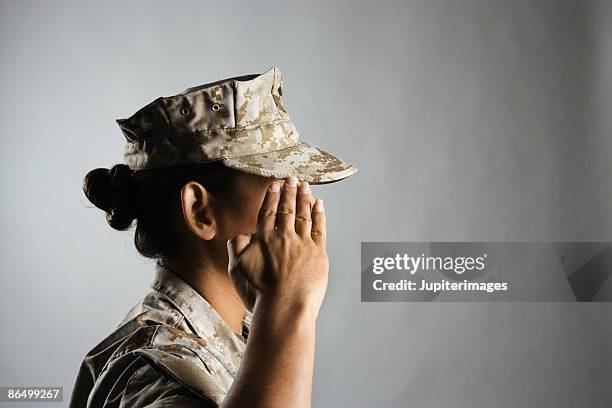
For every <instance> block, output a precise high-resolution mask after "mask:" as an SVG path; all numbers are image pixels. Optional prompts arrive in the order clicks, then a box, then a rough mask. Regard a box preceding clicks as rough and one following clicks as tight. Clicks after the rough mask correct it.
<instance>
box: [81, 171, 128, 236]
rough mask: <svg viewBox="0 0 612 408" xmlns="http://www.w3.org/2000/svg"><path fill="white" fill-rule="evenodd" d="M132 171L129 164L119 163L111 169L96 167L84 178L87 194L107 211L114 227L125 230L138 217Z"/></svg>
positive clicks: (92, 201)
mask: <svg viewBox="0 0 612 408" xmlns="http://www.w3.org/2000/svg"><path fill="white" fill-rule="evenodd" d="M132 173H133V170H131V169H130V168H129V167H128V166H127V165H125V164H117V165H115V166H113V167H112V168H110V169H105V168H99V169H94V170H92V171H90V172H89V173H87V175H86V176H85V179H84V180H83V191H84V193H85V195H86V196H87V198H88V199H89V201H91V203H92V204H93V205H95V206H96V207H98V208H100V209H101V210H103V211H105V212H106V220H107V221H108V223H109V224H110V226H111V227H113V228H114V229H118V230H125V229H127V228H129V227H130V226H131V225H132V221H133V220H134V219H135V218H136V205H135V202H136V196H135V191H134V188H133V181H132Z"/></svg>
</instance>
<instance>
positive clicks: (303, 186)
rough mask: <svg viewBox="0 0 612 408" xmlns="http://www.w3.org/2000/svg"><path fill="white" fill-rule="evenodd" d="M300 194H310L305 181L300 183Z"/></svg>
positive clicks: (308, 186)
mask: <svg viewBox="0 0 612 408" xmlns="http://www.w3.org/2000/svg"><path fill="white" fill-rule="evenodd" d="M300 194H310V185H309V184H308V182H307V181H302V182H301V183H300Z"/></svg>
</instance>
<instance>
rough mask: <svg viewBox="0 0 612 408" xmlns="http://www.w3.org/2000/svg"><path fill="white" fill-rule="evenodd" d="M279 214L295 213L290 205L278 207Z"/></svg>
mask: <svg viewBox="0 0 612 408" xmlns="http://www.w3.org/2000/svg"><path fill="white" fill-rule="evenodd" d="M278 214H282V215H289V214H293V210H292V209H291V208H289V207H281V208H279V209H278Z"/></svg>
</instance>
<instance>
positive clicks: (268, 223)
mask: <svg viewBox="0 0 612 408" xmlns="http://www.w3.org/2000/svg"><path fill="white" fill-rule="evenodd" d="M279 198H280V183H279V182H278V181H273V182H272V183H270V186H269V187H268V190H267V191H266V196H265V197H264V200H263V203H262V204H261V208H260V209H259V215H258V216H257V232H259V233H261V232H264V231H274V227H275V226H276V212H277V207H278V201H279Z"/></svg>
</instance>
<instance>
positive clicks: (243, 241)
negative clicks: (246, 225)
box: [227, 234, 251, 265]
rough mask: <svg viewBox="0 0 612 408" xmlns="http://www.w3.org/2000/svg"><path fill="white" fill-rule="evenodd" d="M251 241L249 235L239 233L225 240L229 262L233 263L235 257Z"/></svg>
mask: <svg viewBox="0 0 612 408" xmlns="http://www.w3.org/2000/svg"><path fill="white" fill-rule="evenodd" d="M250 242H251V235H244V234H239V235H235V236H233V237H231V238H230V239H228V240H227V253H228V254H229V264H230V265H233V264H234V263H235V262H236V258H238V256H240V254H241V253H242V251H243V250H244V248H246V247H247V245H249V243H250Z"/></svg>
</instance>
